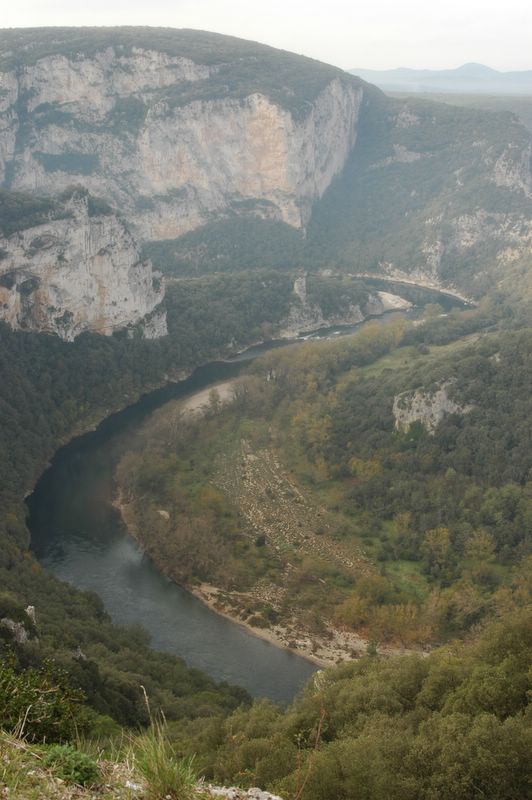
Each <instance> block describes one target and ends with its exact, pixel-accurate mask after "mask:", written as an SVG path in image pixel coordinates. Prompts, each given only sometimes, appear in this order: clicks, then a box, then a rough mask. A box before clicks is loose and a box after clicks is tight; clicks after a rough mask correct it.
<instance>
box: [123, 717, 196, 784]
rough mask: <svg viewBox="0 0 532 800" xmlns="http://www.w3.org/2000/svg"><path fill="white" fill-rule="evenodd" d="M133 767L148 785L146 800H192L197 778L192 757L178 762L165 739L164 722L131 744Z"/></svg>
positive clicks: (154, 721) (158, 720)
mask: <svg viewBox="0 0 532 800" xmlns="http://www.w3.org/2000/svg"><path fill="white" fill-rule="evenodd" d="M132 757H133V759H134V763H135V765H136V767H137V769H138V771H139V772H140V774H141V775H142V776H143V778H144V779H145V781H146V784H147V797H148V798H149V800H166V798H170V800H194V798H196V797H197V792H196V784H197V781H198V777H197V774H196V771H195V768H194V756H190V757H188V758H183V759H180V758H179V757H178V756H177V754H176V751H175V748H174V747H173V746H172V744H171V742H170V741H169V738H168V733H167V725H166V721H165V720H164V718H156V719H152V721H151V725H150V727H149V728H148V730H146V731H145V732H144V733H143V734H141V735H139V736H137V737H135V738H134V739H133V742H132Z"/></svg>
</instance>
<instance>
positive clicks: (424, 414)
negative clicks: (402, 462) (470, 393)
mask: <svg viewBox="0 0 532 800" xmlns="http://www.w3.org/2000/svg"><path fill="white" fill-rule="evenodd" d="M450 385H451V384H450V382H447V383H444V384H442V385H441V386H440V387H439V388H438V389H436V391H434V392H424V391H423V390H422V389H416V390H415V391H413V392H402V393H401V394H398V395H396V396H395V397H394V400H393V415H394V418H395V428H396V429H397V430H402V431H408V429H409V428H410V426H411V425H413V424H414V422H420V423H421V425H423V427H424V428H425V430H426V431H427V432H428V433H429V434H431V435H434V433H435V431H436V428H437V427H438V425H439V423H440V422H441V421H442V420H443V419H444V418H445V417H446V416H448V415H449V414H460V415H462V414H467V413H469V411H471V410H472V409H473V406H469V405H460V403H457V402H456V401H455V400H453V399H451V398H450V397H449V394H448V390H449V388H450Z"/></svg>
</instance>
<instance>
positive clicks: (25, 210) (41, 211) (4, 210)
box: [0, 189, 64, 236]
mask: <svg viewBox="0 0 532 800" xmlns="http://www.w3.org/2000/svg"><path fill="white" fill-rule="evenodd" d="M63 214H64V212H63V209H62V205H61V204H60V203H58V202H57V201H55V200H52V199H51V198H49V197H32V196H30V195H26V194H22V193H21V192H8V191H6V190H4V189H0V234H2V236H11V234H12V233H16V232H17V231H20V230H24V228H31V227H33V226H34V225H40V224H41V223H42V222H46V221H47V220H48V219H57V218H58V217H61V216H63Z"/></svg>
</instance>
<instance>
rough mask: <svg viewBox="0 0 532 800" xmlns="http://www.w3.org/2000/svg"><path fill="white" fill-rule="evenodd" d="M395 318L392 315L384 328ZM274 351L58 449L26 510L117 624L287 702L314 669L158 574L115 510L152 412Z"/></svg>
mask: <svg viewBox="0 0 532 800" xmlns="http://www.w3.org/2000/svg"><path fill="white" fill-rule="evenodd" d="M396 316H397V314H389V315H386V316H385V317H383V318H381V319H382V324H387V323H389V322H390V321H391V320H392V319H394V318H395V317H396ZM362 324H364V323H362ZM343 332H346V329H344V330H343V331H342V333H343ZM334 333H336V332H334ZM322 335H323V334H322ZM272 346H280V344H275V343H274V344H273V345H269V347H266V346H260V347H256V348H251V349H250V350H248V351H246V352H245V353H243V354H241V355H240V356H237V357H236V358H235V359H232V360H231V361H227V362H219V363H214V364H210V365H208V366H205V367H200V368H199V369H197V370H196V372H195V373H194V374H193V375H192V377H191V378H189V379H187V380H185V381H181V382H180V383H176V384H170V385H168V386H165V387H164V388H163V389H159V390H157V391H155V392H151V393H150V394H148V395H146V396H144V397H143V398H141V399H140V400H139V402H137V403H135V405H133V406H130V407H129V408H126V409H125V410H124V411H121V412H119V413H117V414H113V415H111V416H110V417H108V418H107V419H105V420H104V421H103V422H102V423H101V425H100V426H99V427H98V428H97V429H96V430H95V431H92V432H90V433H87V434H85V435H84V436H81V437H79V438H77V439H75V440H73V441H72V442H71V443H70V444H68V445H66V446H65V447H63V448H61V450H59V451H58V452H57V454H56V455H55V457H54V459H53V461H52V464H51V466H50V468H49V469H48V470H46V472H45V473H44V474H43V475H42V477H41V478H40V480H39V482H38V483H37V486H36V487H35V490H34V492H33V494H32V495H31V496H30V497H29V498H28V509H29V527H30V531H31V534H32V548H33V550H34V552H35V554H36V556H37V558H38V559H39V561H40V562H41V564H42V565H43V566H44V567H45V568H46V569H47V570H49V571H50V572H52V573H53V574H54V575H56V576H57V577H58V578H61V579H62V580H65V581H68V582H69V583H71V584H73V585H74V586H77V587H78V588H80V589H88V590H91V591H94V592H96V593H97V594H98V595H99V596H100V597H101V599H102V600H103V602H104V605H105V608H106V610H107V611H108V612H109V614H110V615H111V617H112V619H113V620H114V621H115V622H117V623H121V624H127V625H130V624H141V625H142V626H143V627H145V628H146V629H147V630H148V631H149V632H150V634H151V644H152V646H153V647H155V648H156V649H159V650H164V651H168V652H170V653H174V654H176V655H179V656H181V657H182V658H184V659H185V661H186V662H187V663H188V664H189V665H190V666H194V667H199V668H200V669H202V670H204V671H205V672H207V673H208V674H209V675H211V676H212V677H213V678H215V679H216V680H225V681H228V682H229V683H233V684H238V685H240V686H243V687H244V688H246V689H247V690H248V691H249V692H250V693H251V694H253V695H254V696H256V697H261V696H264V697H270V698H272V699H273V700H277V701H289V700H290V699H291V698H292V697H293V696H294V694H296V693H297V692H298V691H299V689H301V688H302V687H303V685H304V684H305V682H306V681H307V680H308V678H309V677H310V675H312V673H313V672H314V671H315V670H316V667H315V666H314V665H313V664H311V663H310V662H308V661H307V660H305V659H303V658H301V657H300V656H297V655H295V654H293V653H291V652H289V651H287V650H283V649H280V648H278V647H275V646H273V645H271V644H269V643H268V642H265V641H263V640H262V639H258V638H257V637H255V636H253V635H251V634H250V633H248V632H247V631H246V630H245V629H244V628H242V627H241V626H239V625H237V624H235V623H233V622H231V621H230V620H227V619H225V618H224V617H221V616H219V615H218V614H215V613H214V612H213V611H211V610H210V609H209V608H207V607H206V606H204V605H203V603H201V602H200V601H199V600H197V599H196V598H195V597H193V596H192V595H190V594H188V593H187V592H186V591H184V590H183V589H181V588H180V587H178V586H176V585H175V584H174V583H172V582H170V581H169V580H168V579H167V578H165V577H164V576H163V575H161V574H160V573H159V572H158V571H157V569H156V568H155V567H154V566H153V564H152V563H151V562H150V561H149V559H147V558H145V557H144V556H143V555H142V552H141V551H140V549H139V548H138V547H137V545H136V543H135V542H134V541H133V540H132V539H131V537H130V536H129V535H128V534H127V531H126V530H125V527H124V525H123V522H122V520H121V517H120V515H119V514H118V512H117V511H116V510H115V509H114V508H113V506H112V504H111V503H112V497H113V491H114V482H113V473H114V470H115V467H116V464H117V462H118V460H119V458H120V456H121V454H122V453H123V452H124V450H125V449H127V446H128V443H129V442H130V441H131V439H132V437H133V435H134V432H135V430H136V428H137V427H138V426H139V425H140V424H141V423H142V421H143V420H144V419H145V418H146V417H147V416H148V415H149V414H150V413H151V412H152V411H153V410H154V409H155V408H158V407H159V406H161V405H163V403H165V402H166V401H168V400H170V399H173V398H175V397H184V396H186V395H188V394H191V393H193V392H196V391H198V390H200V389H204V388H205V387H207V386H209V385H210V384H212V383H216V382H217V381H220V380H222V379H224V378H229V377H233V376H235V375H237V374H238V372H239V371H240V369H241V368H242V366H243V365H244V364H245V363H246V361H249V360H251V359H252V358H255V357H256V356H257V355H259V354H260V353H261V352H264V351H265V350H266V349H269V348H271V347H272Z"/></svg>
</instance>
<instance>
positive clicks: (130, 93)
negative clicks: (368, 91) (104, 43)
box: [0, 47, 363, 239]
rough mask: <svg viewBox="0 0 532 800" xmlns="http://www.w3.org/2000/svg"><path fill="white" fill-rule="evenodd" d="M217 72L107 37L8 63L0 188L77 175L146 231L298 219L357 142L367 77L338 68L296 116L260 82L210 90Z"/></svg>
mask: <svg viewBox="0 0 532 800" xmlns="http://www.w3.org/2000/svg"><path fill="white" fill-rule="evenodd" d="M216 70H217V67H216V66H208V65H205V64H201V63H195V62H194V61H192V60H190V59H187V58H182V57H174V56H170V55H167V54H165V53H161V52H157V51H156V50H146V49H141V48H133V50H132V52H130V53H129V54H128V55H124V54H118V53H117V52H116V50H115V49H114V48H113V47H107V48H106V49H105V50H103V51H102V52H96V53H95V54H94V55H92V56H90V57H89V56H81V55H78V56H67V55H62V54H57V55H46V56H43V57H42V58H39V59H38V60H37V61H36V63H34V64H28V65H25V66H23V67H21V68H19V69H17V70H11V71H6V72H3V73H0V75H1V79H2V92H1V95H0V119H1V122H0V185H1V184H2V182H3V183H6V184H8V185H9V188H11V189H17V190H22V191H31V192H41V193H44V194H50V193H52V194H57V193H60V192H61V191H62V190H64V189H65V188H67V187H68V186H71V185H72V184H78V183H79V184H82V185H84V186H85V187H86V188H88V189H89V191H90V192H91V193H93V194H95V195H97V196H101V197H104V198H105V199H107V200H109V201H110V202H112V204H113V205H114V206H115V207H117V208H119V209H120V211H121V213H123V214H124V215H125V217H126V219H127V220H128V221H129V222H130V223H132V224H133V225H134V226H135V229H136V231H137V233H139V235H140V236H141V237H142V238H144V239H172V238H176V237H178V236H180V235H181V234H183V233H185V232H186V231H189V230H191V229H193V228H195V227H197V226H199V225H200V224H202V223H205V222H207V221H208V220H210V219H212V218H213V217H217V216H220V215H222V216H223V215H227V214H229V213H231V214H235V213H236V214H241V213H246V214H254V215H258V216H261V217H267V218H274V219H278V220H282V221H283V222H286V223H288V224H289V225H292V226H294V227H297V228H301V227H303V226H304V225H305V224H306V222H307V221H308V219H309V217H310V212H311V208H312V204H313V203H314V201H315V200H316V199H317V198H319V197H321V196H322V195H323V193H324V192H325V190H326V189H327V187H328V186H329V184H330V183H331V181H332V179H333V178H334V176H335V175H337V174H339V173H340V171H341V170H342V168H343V166H344V164H345V162H346V159H347V156H348V154H349V152H350V150H351V148H352V147H353V145H354V143H355V139H356V133H357V120H358V115H359V110H360V107H361V102H362V96H363V89H362V85H361V84H360V83H357V81H355V80H354V79H353V80H352V81H351V80H350V79H343V78H342V79H341V78H339V77H338V78H334V79H332V80H330V81H329V83H327V85H325V87H324V88H323V89H322V90H321V91H320V92H319V93H318V94H317V96H316V97H315V98H314V100H313V101H312V102H308V104H307V108H306V113H305V114H304V115H302V114H297V115H296V114H294V113H292V112H291V110H289V109H288V108H286V107H282V106H281V105H279V104H278V103H276V102H274V101H273V100H271V99H270V98H269V97H268V96H267V95H266V94H264V93H261V92H252V93H251V94H249V95H245V96H242V97H234V96H233V95H234V93H233V94H230V93H228V89H227V87H225V92H224V89H223V87H222V88H219V87H218V88H217V90H216V91H214V93H213V96H212V97H208V92H206V91H205V88H206V87H208V84H209V80H210V79H211V78H212V76H213V73H216ZM195 87H198V91H197V92H196V89H195ZM200 89H201V91H200ZM187 92H188V94H187ZM196 94H197V97H196ZM224 94H225V95H226V96H224ZM227 95H228V96H227ZM177 96H178V97H177ZM204 97H205V99H203V98H204ZM176 98H177V99H176ZM198 98H201V99H198ZM207 98H208V99H207Z"/></svg>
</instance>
